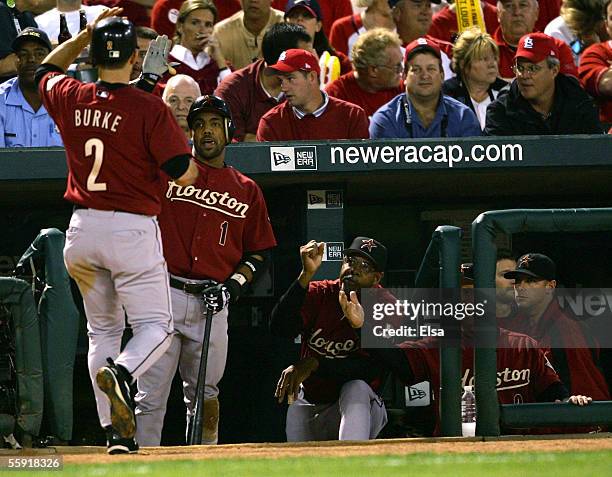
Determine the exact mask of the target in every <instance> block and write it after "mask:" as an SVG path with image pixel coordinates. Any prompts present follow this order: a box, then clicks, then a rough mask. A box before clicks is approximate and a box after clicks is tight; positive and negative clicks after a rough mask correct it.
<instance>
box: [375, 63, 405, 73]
mask: <svg viewBox="0 0 612 477" xmlns="http://www.w3.org/2000/svg"><path fill="white" fill-rule="evenodd" d="M374 66H375V67H376V68H386V69H388V70H391V71H393V72H394V73H401V72H402V71H404V65H403V64H402V63H398V64H396V65H393V66H389V65H374Z"/></svg>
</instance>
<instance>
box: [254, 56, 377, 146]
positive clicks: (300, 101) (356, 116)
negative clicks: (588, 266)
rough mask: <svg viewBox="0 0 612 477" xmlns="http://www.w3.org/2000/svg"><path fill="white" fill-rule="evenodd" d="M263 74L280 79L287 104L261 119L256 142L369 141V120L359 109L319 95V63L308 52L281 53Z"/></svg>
mask: <svg viewBox="0 0 612 477" xmlns="http://www.w3.org/2000/svg"><path fill="white" fill-rule="evenodd" d="M266 71H267V73H269V74H276V75H278V76H279V78H280V82H281V91H282V92H283V93H284V94H285V97H286V98H287V100H286V101H285V102H284V103H282V104H279V105H278V106H276V107H274V108H273V109H271V110H270V111H268V112H267V113H266V114H265V115H264V116H263V117H262V118H261V120H260V121H259V128H258V129H257V140H258V141H292V140H293V141H297V140H307V139H367V138H368V137H369V134H368V117H367V116H366V113H365V111H364V110H363V109H362V108H361V107H359V106H357V105H356V104H352V103H347V102H346V101H342V100H340V99H336V98H332V97H330V96H328V95H327V93H325V92H323V91H321V89H320V86H319V75H320V73H321V69H320V68H319V60H318V59H317V57H316V56H315V55H313V54H312V53H310V52H309V51H306V50H300V49H291V50H287V51H284V52H283V53H282V54H281V56H280V57H279V59H278V61H277V62H276V64H274V65H272V66H269V67H268V68H267V69H266Z"/></svg>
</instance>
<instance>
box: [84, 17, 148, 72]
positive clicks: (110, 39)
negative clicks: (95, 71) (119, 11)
mask: <svg viewBox="0 0 612 477" xmlns="http://www.w3.org/2000/svg"><path fill="white" fill-rule="evenodd" d="M136 48H138V42H137V41H136V28H135V27H134V25H133V23H132V22H130V21H129V20H127V19H125V18H119V17H110V18H105V19H104V20H101V21H100V22H99V23H98V24H97V25H96V26H95V28H94V29H93V32H92V34H91V48H90V54H91V60H92V63H93V64H94V65H101V66H104V65H116V64H121V63H124V62H126V61H127V60H128V58H129V57H130V56H131V55H132V53H133V52H134V50H135V49H136Z"/></svg>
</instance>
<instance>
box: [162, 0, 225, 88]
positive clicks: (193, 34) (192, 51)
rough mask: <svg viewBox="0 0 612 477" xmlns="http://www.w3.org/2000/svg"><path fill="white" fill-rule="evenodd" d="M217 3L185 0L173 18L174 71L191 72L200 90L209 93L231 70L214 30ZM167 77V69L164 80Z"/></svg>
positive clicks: (171, 51) (171, 54) (172, 60)
mask: <svg viewBox="0 0 612 477" xmlns="http://www.w3.org/2000/svg"><path fill="white" fill-rule="evenodd" d="M216 20H217V7H215V4H214V3H213V2H212V0H186V1H185V2H184V3H183V5H182V6H181V9H180V11H179V15H178V18H177V20H176V35H175V37H174V46H173V47H172V50H170V55H169V56H168V61H169V62H171V63H172V62H178V65H177V66H175V69H176V72H177V73H181V74H185V75H188V76H191V77H192V78H193V79H194V80H196V81H197V83H198V84H199V85H200V90H201V91H202V94H212V92H213V91H214V90H215V88H216V87H217V85H218V84H219V82H220V81H221V80H222V79H223V78H225V77H226V76H228V75H229V74H230V70H229V68H228V67H227V64H226V61H225V57H224V56H223V49H222V48H221V46H220V42H219V39H218V38H217V36H216V35H215V34H213V28H214V25H215V22H216ZM169 78H170V73H166V74H165V75H164V78H163V80H162V81H163V82H166V81H167V80H168V79H169Z"/></svg>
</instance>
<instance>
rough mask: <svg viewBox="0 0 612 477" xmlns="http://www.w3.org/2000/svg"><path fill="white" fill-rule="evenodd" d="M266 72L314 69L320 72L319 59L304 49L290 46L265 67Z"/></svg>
mask: <svg viewBox="0 0 612 477" xmlns="http://www.w3.org/2000/svg"><path fill="white" fill-rule="evenodd" d="M265 71H266V73H267V74H277V73H293V72H294V71H315V72H316V73H317V74H320V73H321V67H320V66H319V60H318V59H317V57H316V56H315V55H313V54H312V53H310V52H309V51H306V50H301V49H298V48H292V49H290V50H285V51H283V52H282V53H281V55H280V56H279V57H278V61H277V62H276V63H275V64H273V65H271V66H268V67H267V68H266V70H265Z"/></svg>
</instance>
